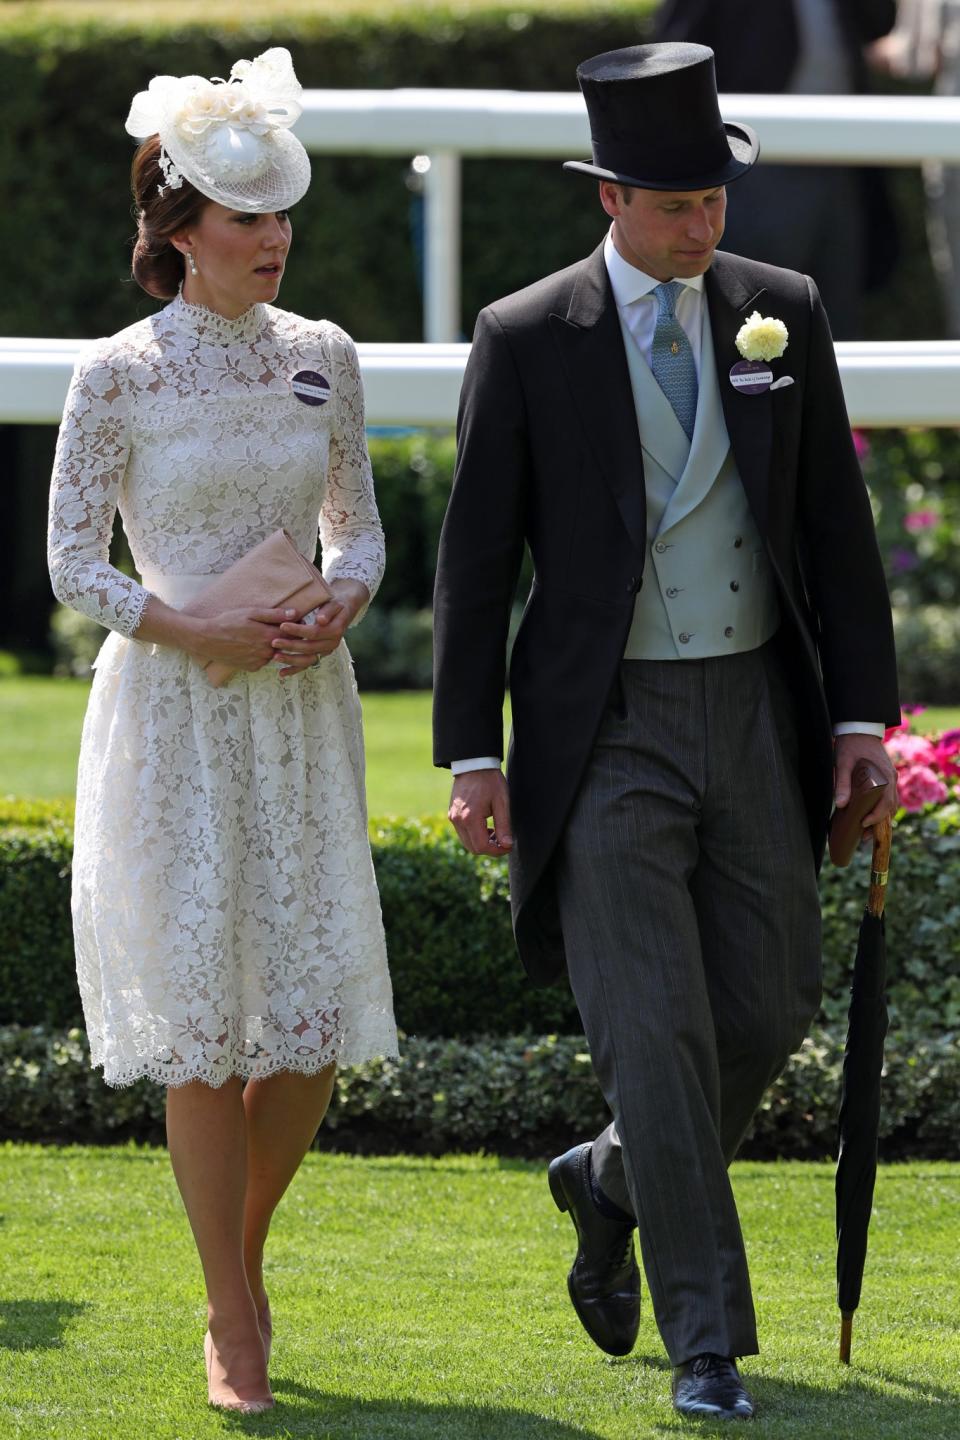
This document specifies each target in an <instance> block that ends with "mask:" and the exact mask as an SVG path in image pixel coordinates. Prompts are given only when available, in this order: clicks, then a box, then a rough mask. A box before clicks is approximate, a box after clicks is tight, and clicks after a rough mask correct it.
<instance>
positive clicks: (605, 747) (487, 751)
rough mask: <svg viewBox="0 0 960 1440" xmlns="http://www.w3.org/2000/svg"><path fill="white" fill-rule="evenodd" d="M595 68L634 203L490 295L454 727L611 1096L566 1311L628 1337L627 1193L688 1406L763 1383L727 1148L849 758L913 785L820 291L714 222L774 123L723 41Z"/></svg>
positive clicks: (815, 950) (450, 756) (448, 531)
mask: <svg viewBox="0 0 960 1440" xmlns="http://www.w3.org/2000/svg"><path fill="white" fill-rule="evenodd" d="M578 77H579V80H580V85H581V88H582V90H583V93H584V97H585V99H586V103H587V108H588V111H589V115H590V124H591V131H592V138H593V161H592V162H568V164H567V168H568V169H572V170H574V171H579V172H581V173H584V174H587V175H591V176H594V177H596V178H598V179H599V181H600V187H599V189H600V201H601V204H602V205H603V208H604V210H605V211H606V212H607V214H608V216H609V217H610V219H611V221H612V223H611V227H610V232H609V234H608V236H607V238H606V240H605V241H604V242H603V243H602V244H601V245H600V246H599V247H598V249H597V250H596V251H594V253H593V254H592V255H591V256H589V257H588V258H587V259H586V260H583V261H581V262H580V263H579V264H577V265H574V266H572V267H571V268H570V269H569V270H565V271H563V272H561V273H560V274H558V275H552V276H550V277H549V278H547V279H546V280H542V281H540V282H539V283H538V284H536V285H533V286H531V287H530V288H529V289H527V290H523V291H521V292H520V293H519V294H517V295H513V296H510V297H508V298H507V299H505V300H501V301H498V302H497V303H496V304H494V305H492V306H490V307H489V308H488V309H486V310H484V311H483V312H482V313H481V315H480V317H479V319H478V321H477V328H476V333H475V337H474V345H473V350H472V353H471V357H470V361H469V364H468V366H467V372H466V375H465V377H464V385H463V392H462V400H461V412H460V420H459V451H458V458H457V468H456V475H455V480H454V487H453V492H452V495H451V499H450V506H449V509H448V512H447V517H446V520H445V523H444V529H443V536H442V540H441V546H440V556H439V561H438V570H437V587H436V682H435V759H436V762H437V763H438V764H441V765H452V768H453V770H454V772H455V778H454V783H453V794H452V799H451V806H450V818H451V820H452V821H453V823H454V825H455V826H456V828H457V831H458V833H459V835H460V837H461V839H462V841H463V843H464V844H465V845H466V846H467V847H468V848H469V849H470V850H472V851H474V852H476V853H478V854H487V855H494V854H502V853H505V852H509V853H510V865H511V895H512V905H513V915H514V929H515V934H516V939H517V944H518V947H519V949H520V953H521V956H522V959H523V961H524V964H525V965H526V967H527V969H528V971H529V972H530V974H531V975H532V976H533V977H534V978H535V979H538V980H541V981H545V980H549V979H552V978H554V977H555V976H556V975H557V974H558V973H559V972H561V971H562V969H563V967H564V965H566V969H567V972H568V974H569V978H570V982H571V984H572V987H573V991H574V994H575V996H576V1000H577V1004H578V1006H579V1009H580V1013H581V1016H582V1018H583V1024H584V1029H585V1031H586V1035H587V1038H588V1041H589V1044H590V1050H591V1056H592V1060H593V1065H594V1069H595V1071H596V1074H597V1076H598V1078H599V1081H600V1084H601V1086H602V1088H603V1090H604V1093H605V1096H606V1098H607V1101H608V1103H609V1105H610V1109H611V1111H612V1113H613V1116H614V1124H613V1125H612V1126H610V1127H609V1129H608V1130H606V1131H605V1132H604V1134H603V1135H601V1136H600V1137H599V1139H598V1140H596V1141H595V1142H594V1143H593V1144H592V1145H590V1144H584V1145H580V1146H576V1147H574V1149H573V1150H571V1151H569V1152H568V1153H567V1154H566V1155H564V1156H562V1157H560V1158H559V1159H557V1160H555V1161H554V1162H553V1163H552V1164H551V1166H550V1186H551V1191H552V1193H553V1196H554V1199H555V1200H556V1202H557V1204H558V1205H559V1206H560V1208H561V1210H569V1212H570V1214H571V1217H572V1219H573V1220H574V1223H575V1226H576V1229H577V1234H578V1240H579V1245H578V1251H577V1256H576V1259H575V1262H574V1266H573V1269H572V1270H571V1272H570V1277H569V1289H570V1295H571V1298H572V1300H573V1304H574V1306H575V1308H576V1311H577V1314H578V1315H579V1317H580V1319H581V1321H582V1322H583V1324H584V1326H585V1327H586V1329H587V1331H588V1333H589V1334H590V1335H591V1337H592V1338H593V1339H594V1340H595V1341H596V1343H597V1344H598V1345H600V1346H601V1347H602V1348H603V1349H604V1350H607V1351H608V1352H610V1353H613V1354H623V1353H626V1352H627V1351H628V1350H629V1349H630V1348H631V1347H632V1345H633V1343H634V1340H635V1338H636V1334H637V1326H638V1314H639V1282H638V1276H637V1270H636V1264H635V1261H634V1257H633V1243H632V1230H633V1226H634V1218H636V1222H637V1224H638V1227H639V1237H640V1244H641V1249H642V1255H643V1262H644V1268H645V1271H646V1277H647V1281H648V1285H649V1288H650V1291H651V1296H652V1300H653V1307H654V1313H655V1316H656V1321H657V1324H658V1326H659V1329H660V1333H661V1335H662V1337H663V1340H664V1343H665V1345H666V1348H667V1351H668V1353H669V1355H670V1358H671V1361H672V1363H673V1365H674V1366H675V1367H676V1368H675V1371H674V1387H673V1388H674V1404H675V1405H676V1407H677V1408H678V1409H679V1410H681V1411H683V1412H684V1413H691V1414H712V1415H717V1416H724V1417H726V1416H745V1415H749V1414H752V1412H753V1405H752V1401H751V1400H750V1397H749V1396H748V1394H747V1392H746V1391H745V1389H744V1387H743V1384H742V1381H741V1380H740V1377H739V1374H738V1372H737V1368H736V1365H735V1363H734V1357H736V1356H740V1355H747V1354H752V1353H755V1352H756V1349H757V1342H756V1330H755V1324H754V1316H753V1305H752V1300H751V1296H750V1285H749V1279H748V1276H747V1268H746V1261H745V1257H744V1251H743V1241H742V1238H741V1235H740V1228H739V1222H738V1218H737V1213H736V1208H735V1206H734V1202H733V1198H732V1193H731V1190H730V1185H729V1181H728V1177H727V1166H728V1164H729V1162H730V1160H731V1159H732V1157H733V1155H734V1153H735V1152H736V1149H737V1146H738V1144H739V1142H740V1139H741V1138H742V1136H743V1133H744V1131H745V1129H746V1127H747V1125H748V1123H749V1121H750V1117H751V1115H752V1114H753V1112H754V1110H755V1108H756V1106H757V1104H758V1103H759V1101H760V1097H761V1095H762V1094H763V1091H764V1090H765V1088H766V1087H767V1086H768V1085H769V1084H770V1082H771V1081H772V1080H773V1079H774V1077H775V1076H776V1075H777V1074H778V1073H779V1071H780V1070H781V1068H782V1067H783V1065H784V1063H785V1061H786V1059H787V1057H788V1055H789V1054H790V1053H791V1051H792V1050H794V1049H795V1048H796V1047H797V1046H798V1045H799V1043H800V1041H801V1038H802V1036H803V1034H804V1031H805V1029H806V1026H807V1025H808V1023H809V1021H810V1019H811V1017H812V1015H813V1014H814V1012H815V1010H816V1008H817V1004H818V1000H819V972H820V953H819V912H818V905H817V890H816V879H815V871H816V866H817V864H818V863H819V859H820V856H821V854H822V850H823V842H824V835H825V831H826V825H827V819H828V815H829V810H830V805H831V797H832V790H833V784H832V781H833V770H834V763H835V766H836V800H837V803H838V804H840V805H843V804H844V803H845V802H846V800H847V798H848V796H849V793H850V776H851V771H852V769H853V766H854V764H855V762H856V761H857V760H858V759H859V758H861V757H869V758H870V759H871V760H873V761H874V762H875V763H876V764H878V765H880V766H881V767H882V768H883V769H884V771H885V772H886V773H887V774H888V776H889V779H890V782H891V783H890V785H889V788H888V791H887V799H886V803H885V804H884V805H881V806H878V807H877V808H876V809H875V810H874V811H873V812H872V813H871V814H870V815H869V816H867V820H866V822H865V823H867V824H872V823H874V822H875V821H876V820H878V819H879V818H880V817H881V815H882V814H884V813H886V812H888V811H889V810H890V809H891V807H892V804H893V794H894V789H895V786H894V784H893V772H892V768H891V766H890V764H889V761H888V760H887V757H886V755H885V752H884V751H883V746H882V738H881V737H882V734H883V728H884V722H886V723H892V722H895V721H897V720H898V719H899V709H898V703H897V691H896V675H895V666H894V654H893V644H892V638H891V625H890V613H889V606H888V602H887V597H886V590H885V586H884V579H883V572H882V568H881V565H880V560H879V556H878V553H877V547H876V542H875V538H874V533H873V524H872V518H871V512H870V506H869V502H868V499H867V495H866V491H865V488H864V485H863V481H862V479H861V476H860V473H859V470H858V467H857V461H856V456H855V453H854V449H853V445H852V442H851V437H850V428H849V424H848V421H847V416H846V412H845V410H844V404H843V396H842V393H841V388H840V381H839V377H838V374H837V369H836V363H835V360H834V354H833V347H832V343H831V339H830V332H829V329H828V326H827V322H826V318H825V316H824V313H823V309H822V306H821V304H820V300H819V297H818V294H817V291H816V289H815V287H814V286H813V284H812V282H810V281H808V280H807V279H806V278H805V277H804V276H802V275H798V274H794V273H792V272H790V271H781V270H775V269H773V268H772V267H770V266H766V265H760V264H757V263H754V262H752V261H745V260H742V259H740V258H738V257H735V256H731V255H723V254H715V250H716V246H717V243H718V241H719V240H720V237H721V235H722V233H723V216H724V206H725V189H724V187H725V185H726V184H728V183H730V182H732V181H735V180H736V179H737V178H738V177H739V176H740V175H743V174H745V173H746V172H747V170H748V169H749V168H750V166H751V165H752V164H753V163H754V161H755V159H756V155H757V149H758V147H757V142H756V139H755V137H754V135H753V134H752V132H751V131H750V130H749V129H748V128H747V127H746V126H742V125H734V124H732V123H728V124H727V125H724V124H723V123H722V121H721V119H720V113H719V108H718V105H717V97H716V84H715V79H714V71H713V56H712V53H711V51H710V50H708V49H706V48H704V47H702V46H699V45H651V46H636V47H632V48H630V49H627V50H619V51H613V52H611V53H610V54H606V55H600V56H598V57H596V58H595V59H593V60H590V61H587V62H586V63H585V64H584V65H582V66H580V68H579V71H578ZM754 312H758V313H757V316H756V319H755V320H753V322H752V325H751V326H749V327H748V333H752V334H755V333H756V332H757V328H758V326H759V329H760V331H761V332H762V333H766V334H768V335H769V334H771V333H772V334H773V335H774V337H776V336H778V335H779V336H780V343H781V344H782V342H783V340H784V338H785V339H786V347H787V348H786V352H785V354H784V355H783V356H782V357H781V358H779V359H775V360H773V361H771V362H770V363H769V364H768V365H766V366H764V365H760V364H759V363H757V364H754V368H753V369H752V370H751V369H749V368H747V369H745V368H744V367H745V363H747V362H744V361H743V360H742V359H741V357H740V354H739V352H738V349H737V343H736V342H737V337H738V335H739V334H740V332H741V329H742V327H743V326H744V324H745V322H747V321H748V319H750V317H751V316H752V315H753V314H754ZM777 322H782V323H780V324H778V323H777ZM784 327H785V336H784ZM747 348H750V347H749V346H748V347H747ZM767 348H769V347H767ZM772 348H773V349H774V350H776V349H777V344H774V345H773V347H772ZM744 380H746V382H747V383H746V386H744V383H743V382H744ZM525 543H526V544H528V545H529V547H530V550H531V552H532V556H533V562H534V567H535V577H534V581H533V585H532V588H531V591H530V596H529V599H528V601H527V605H526V609H525V612H524V618H523V623H522V625H521V628H520V631H519V634H518V636H517V639H516V643H515V646H514V650H513V658H512V662H511V670H510V680H511V695H512V704H513V735H512V739H511V749H510V757H509V767H508V775H509V791H508V787H507V782H506V781H505V780H504V778H503V776H502V775H501V773H500V769H499V757H500V756H501V755H502V753H503V752H502V719H501V712H502V699H503V685H504V653H505V645H506V639H507V627H508V620H509V614H510V606H511V601H512V599H513V592H514V586H515V584H516V580H517V573H518V570H519V566H520V561H521V557H522V553H523V547H524V544H525ZM862 717H866V718H865V719H864V718H862ZM832 729H834V730H836V731H839V732H842V733H839V734H838V735H837V737H836V739H835V738H834V735H833V734H832V733H831V730H832ZM488 817H492V820H493V829H492V830H490V829H489V828H488V823H487V821H488ZM621 1142H622V1143H621Z"/></svg>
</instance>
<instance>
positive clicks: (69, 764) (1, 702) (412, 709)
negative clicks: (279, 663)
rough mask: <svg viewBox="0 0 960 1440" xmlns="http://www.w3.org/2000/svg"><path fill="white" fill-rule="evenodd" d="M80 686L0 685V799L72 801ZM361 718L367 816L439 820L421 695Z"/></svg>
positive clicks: (443, 797)
mask: <svg viewBox="0 0 960 1440" xmlns="http://www.w3.org/2000/svg"><path fill="white" fill-rule="evenodd" d="M87 688H88V687H87V684H86V682H85V681H81V680H52V679H46V678H44V677H30V678H20V677H6V678H2V679H0V796H4V795H16V796H18V797H20V798H22V799H61V798H64V797H69V796H72V795H73V791H74V783H75V780H76V770H77V749H78V747H79V744H80V729H81V726H82V724H83V712H84V707H85V706H86V703H87ZM363 714H364V729H365V734H366V744H367V797H368V803H369V809H370V814H371V815H377V816H388V815H398V816H407V815H438V814H442V813H443V812H444V811H445V810H446V808H447V801H448V798H449V794H450V777H449V775H448V774H447V773H446V771H440V770H437V769H435V768H434V765H433V762H432V758H431V740H430V694H429V692H426V691H400V692H398V693H395V694H382V693H375V694H367V695H365V696H364V697H363ZM507 723H509V719H508V721H507ZM952 726H960V707H954V708H951V709H946V708H940V709H930V710H925V711H924V712H923V713H922V714H921V715H918V716H916V717H915V720H914V726H913V728H914V729H916V730H918V731H925V732H933V731H935V730H946V729H949V728H951V727H952ZM465 758H466V757H465Z"/></svg>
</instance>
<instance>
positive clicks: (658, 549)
mask: <svg viewBox="0 0 960 1440" xmlns="http://www.w3.org/2000/svg"><path fill="white" fill-rule="evenodd" d="M653 548H654V550H656V552H657V554H658V555H662V554H663V553H664V551H665V550H666V548H667V547H666V545H664V543H663V541H662V540H658V541H657V543H656V545H654V547H653Z"/></svg>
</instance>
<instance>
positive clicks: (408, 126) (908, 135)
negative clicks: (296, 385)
mask: <svg viewBox="0 0 960 1440" xmlns="http://www.w3.org/2000/svg"><path fill="white" fill-rule="evenodd" d="M720 106H721V110H722V113H723V115H724V118H726V119H729V120H743V121H745V122H746V123H747V124H749V125H753V126H754V128H755V129H756V131H757V133H758V135H759V137H760V144H761V154H762V161H761V163H763V160H767V161H770V160H777V161H783V162H786V163H788V164H804V163H808V164H816V163H822V164H863V165H917V164H919V163H920V162H921V161H922V160H927V159H930V160H955V161H957V160H960V100H956V99H951V98H949V97H946V96H928V95H916V96H895V97H892V98H891V97H890V96H881V95H722V96H721V97H720ZM296 132H297V134H298V135H299V136H300V138H301V140H302V141H303V143H304V145H305V146H306V147H307V149H308V150H312V151H314V152H315V153H317V154H365V155H407V156H409V157H410V158H411V159H412V158H413V157H415V156H421V157H424V159H423V161H422V174H423V179H424V203H425V207H426V217H425V218H426V226H425V231H426V244H425V248H426V267H425V275H424V329H423V335H424V339H425V340H428V341H435V342H441V343H442V342H447V341H451V340H455V339H457V337H458V335H459V333H460V160H461V156H464V155H513V156H527V157H541V158H553V159H557V160H560V159H576V158H577V157H578V156H579V157H585V156H588V155H589V154H590V128H589V125H588V124H587V115H586V110H585V107H584V104H583V99H582V97H581V96H580V95H579V94H578V93H576V92H571V93H566V92H564V93H545V94H544V93H540V94H535V93H526V92H523V91H517V90H307V91H306V92H305V93H304V113H303V115H302V117H301V119H300V120H299V121H298V123H297V126H296ZM427 161H429V164H428V163H427ZM569 183H570V184H571V185H578V184H579V185H583V183H584V181H583V179H582V177H581V178H578V177H575V176H570V177H569Z"/></svg>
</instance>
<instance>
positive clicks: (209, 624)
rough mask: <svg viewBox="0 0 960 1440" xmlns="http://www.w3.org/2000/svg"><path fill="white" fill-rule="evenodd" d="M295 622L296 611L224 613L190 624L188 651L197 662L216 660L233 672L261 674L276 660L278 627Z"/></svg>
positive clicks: (238, 611) (239, 611) (229, 611)
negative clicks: (241, 671) (247, 671)
mask: <svg viewBox="0 0 960 1440" xmlns="http://www.w3.org/2000/svg"><path fill="white" fill-rule="evenodd" d="M296 618H297V612H296V610H285V609H277V610H224V611H223V612H222V613H221V614H219V615H215V616H213V617H212V618H211V619H209V620H204V621H202V622H194V623H195V625H196V629H195V631H194V633H193V636H192V638H191V640H190V643H189V646H188V648H189V650H190V652H191V654H193V655H197V656H199V658H200V659H201V660H219V661H221V662H223V663H224V664H227V665H231V666H232V667H233V668H234V669H235V670H251V671H252V670H262V669H263V667H264V665H269V663H270V661H271V660H273V659H274V658H275V656H276V651H275V649H274V648H273V647H274V642H275V641H276V640H277V639H278V637H279V635H280V627H281V626H282V625H283V624H285V623H287V622H289V621H290V620H295V619H296Z"/></svg>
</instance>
